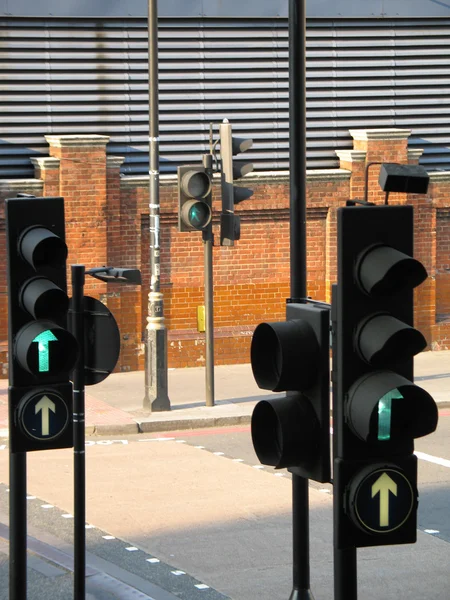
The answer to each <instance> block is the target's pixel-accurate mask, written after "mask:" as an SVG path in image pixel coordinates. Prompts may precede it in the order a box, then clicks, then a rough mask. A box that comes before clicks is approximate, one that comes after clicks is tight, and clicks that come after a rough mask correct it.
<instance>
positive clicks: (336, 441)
mask: <svg viewBox="0 0 450 600" xmlns="http://www.w3.org/2000/svg"><path fill="white" fill-rule="evenodd" d="M337 291H338V290H337V284H334V285H333V287H332V300H331V307H332V308H331V320H332V332H333V349H332V353H333V371H334V375H333V377H332V393H333V415H334V422H333V427H335V428H336V429H337V426H338V425H337V420H338V418H339V412H338V403H337V375H336V373H337V364H338V352H337V346H338V344H337V336H338V335H341V334H339V332H338V331H337V330H336V326H337ZM342 443H343V440H341V439H340V438H339V436H337V435H335V434H334V435H333V456H340V455H341V454H342V450H343V448H342ZM333 511H334V514H333V528H334V529H333V536H334V538H337V523H338V522H339V514H338V511H337V504H336V503H335V502H334V503H333ZM333 571H334V600H356V599H357V598H358V562H357V554H356V548H355V547H353V546H350V547H348V548H338V547H337V544H336V543H333Z"/></svg>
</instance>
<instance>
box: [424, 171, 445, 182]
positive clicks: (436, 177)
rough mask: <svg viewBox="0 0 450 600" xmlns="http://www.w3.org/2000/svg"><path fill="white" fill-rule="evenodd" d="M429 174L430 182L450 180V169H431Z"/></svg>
mask: <svg viewBox="0 0 450 600" xmlns="http://www.w3.org/2000/svg"><path fill="white" fill-rule="evenodd" d="M428 175H429V176H430V183H444V182H445V183H447V182H449V181H450V171H431V172H429V173H428Z"/></svg>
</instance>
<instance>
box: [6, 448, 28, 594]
mask: <svg viewBox="0 0 450 600" xmlns="http://www.w3.org/2000/svg"><path fill="white" fill-rule="evenodd" d="M26 597H27V454H26V452H11V446H10V451H9V600H24V598H26Z"/></svg>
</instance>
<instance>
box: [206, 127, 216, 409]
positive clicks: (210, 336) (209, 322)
mask: <svg viewBox="0 0 450 600" xmlns="http://www.w3.org/2000/svg"><path fill="white" fill-rule="evenodd" d="M211 133H212V132H211ZM203 166H204V167H205V168H206V169H207V170H208V173H209V175H210V176H211V177H212V174H213V168H212V153H210V154H204V155H203ZM203 244H204V280H205V345H206V369H205V391H206V394H205V404H206V406H214V285H213V246H214V235H213V229H212V223H210V224H209V225H208V227H207V228H206V230H205V231H203Z"/></svg>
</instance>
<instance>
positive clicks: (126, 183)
mask: <svg viewBox="0 0 450 600" xmlns="http://www.w3.org/2000/svg"><path fill="white" fill-rule="evenodd" d="M350 177H351V171H348V170H347V169H311V170H308V171H306V181H309V182H311V181H344V180H348V179H350ZM213 180H214V182H217V183H219V182H220V174H219V173H215V174H214V178H213ZM176 181H177V176H176V175H161V176H160V178H159V183H160V186H171V185H174V184H175V183H176ZM276 182H281V183H289V171H259V172H256V173H249V174H248V175H245V177H241V179H239V180H236V183H237V184H238V185H239V184H243V185H251V184H257V183H276ZM148 185H149V177H148V175H130V176H126V175H123V176H122V177H121V179H120V186H121V187H122V188H133V187H144V186H148Z"/></svg>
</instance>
